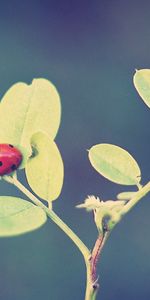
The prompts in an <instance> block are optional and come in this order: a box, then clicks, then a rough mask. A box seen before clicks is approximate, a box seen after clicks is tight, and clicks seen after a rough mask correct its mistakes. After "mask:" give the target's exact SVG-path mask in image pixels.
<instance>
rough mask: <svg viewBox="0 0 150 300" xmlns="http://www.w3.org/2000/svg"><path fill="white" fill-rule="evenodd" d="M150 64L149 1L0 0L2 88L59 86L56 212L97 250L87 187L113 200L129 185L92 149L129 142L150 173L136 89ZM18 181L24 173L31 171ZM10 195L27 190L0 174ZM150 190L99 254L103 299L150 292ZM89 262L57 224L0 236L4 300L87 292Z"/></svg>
mask: <svg viewBox="0 0 150 300" xmlns="http://www.w3.org/2000/svg"><path fill="white" fill-rule="evenodd" d="M136 68H137V69H141V68H150V1H146V0H142V1H138V0H137V1H136V0H133V1H132V0H130V1H128V0H127V1H123V0H103V1H102V0H93V1H88V0H87V1H85V0H80V1H79V0H76V1H71V0H64V1H61V0H49V1H45V0H43V1H40V0H37V1H15V0H14V1H1V2H0V96H1V97H2V96H3V94H4V93H5V91H6V90H7V89H8V88H9V87H10V86H11V85H12V84H13V83H15V82H18V81H25V82H27V83H30V82H31V81H32V79H33V78H38V77H45V78H47V79H49V80H51V81H52V82H53V83H54V84H55V85H56V87H57V88H58V90H59V92H60V95H61V100H62V123H61V127H60V130H59V133H58V135H57V139H56V140H57V143H58V145H59V148H60V150H61V153H62V156H63V159H64V164H65V181H64V186H63V190H62V195H61V197H60V199H58V200H56V202H55V203H54V209H55V210H56V212H57V213H58V214H59V215H60V216H61V217H62V218H63V219H64V220H65V221H66V222H67V223H68V224H70V226H71V227H72V228H73V229H74V230H75V232H77V233H78V234H79V236H80V237H81V238H82V239H83V241H85V243H86V244H87V245H88V246H89V248H92V245H93V243H94V240H95V238H96V234H97V233H96V229H95V226H94V224H93V219H92V215H91V214H88V213H86V212H85V211H82V210H77V209H76V208H75V205H76V204H79V203H80V202H82V201H83V200H84V199H85V197H86V196H87V195H91V194H94V195H96V196H100V197H101V198H102V199H104V200H106V199H115V195H116V194H117V193H118V192H121V191H123V190H124V189H125V188H124V187H123V186H121V185H115V184H113V183H111V182H109V181H107V180H106V179H104V178H102V177H101V176H100V175H98V174H97V173H96V172H95V171H94V169H92V167H91V165H90V163H89V161H88V157H87V151H86V149H89V148H90V147H91V146H92V145H94V144H96V143H103V142H106V143H113V144H116V145H120V146H121V147H123V148H125V149H127V150H128V151H129V152H130V153H131V154H132V155H133V156H134V157H135V158H136V160H137V161H138V162H139V165H140V166H141V170H142V174H143V176H142V177H143V179H142V182H143V184H144V183H146V182H147V181H148V180H149V178H150V162H149V157H150V126H149V124H150V121H149V120H150V111H149V109H148V108H147V107H146V106H145V104H144V103H143V102H142V100H140V98H139V96H138V94H137V92H136V91H135V89H134V86H133V83H132V78H133V74H134V70H135V69H136ZM20 179H21V180H22V181H25V178H24V176H23V174H21V175H20ZM0 190H1V194H2V195H21V193H19V192H17V191H16V189H15V188H13V187H10V186H9V185H8V184H6V183H5V184H4V183H3V182H0ZM149 232H150V196H148V197H146V198H145V199H143V200H142V201H141V203H139V204H138V205H137V206H136V207H135V208H134V209H133V210H132V211H131V212H130V213H129V214H128V215H127V216H126V217H125V218H124V219H123V220H122V222H121V223H120V224H119V225H118V226H117V227H116V228H115V229H114V231H113V232H112V234H111V237H110V239H109V241H108V242H107V244H106V246H105V249H104V251H103V254H102V256H101V265H100V267H99V270H98V272H99V274H100V281H101V294H99V296H98V299H108V300H109V299H111V300H117V299H118V300H119V299H122V300H126V299H132V300H135V299H136V300H141V299H144V300H148V299H150V234H149ZM84 287H85V267H84V262H83V259H82V257H81V255H80V253H79V252H78V250H77V249H76V248H75V246H74V245H73V244H72V243H71V241H70V240H69V239H68V238H67V237H66V236H65V235H64V234H63V233H62V232H61V231H60V230H59V229H58V228H57V227H56V226H55V224H53V223H52V222H51V221H49V222H47V224H46V225H45V226H43V227H42V228H41V229H39V230H37V231H34V232H32V233H28V234H26V235H22V236H20V237H15V238H4V239H0V299H2V300H20V299H21V300H41V299H44V300H46V299H49V300H60V299H62V300H63V299H65V300H66V299H72V300H82V299H84Z"/></svg>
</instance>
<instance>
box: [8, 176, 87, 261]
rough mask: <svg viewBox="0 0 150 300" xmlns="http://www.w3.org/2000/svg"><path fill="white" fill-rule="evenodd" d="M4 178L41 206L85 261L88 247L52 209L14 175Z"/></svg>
mask: <svg viewBox="0 0 150 300" xmlns="http://www.w3.org/2000/svg"><path fill="white" fill-rule="evenodd" d="M4 179H5V180H7V181H8V182H10V183H12V184H14V185H15V186H16V187H17V188H18V189H19V190H20V191H22V193H24V194H25V195H26V196H27V197H28V198H29V199H30V200H31V201H32V202H33V203H34V204H35V205H37V206H39V207H41V208H42V209H43V210H44V211H45V212H46V214H47V216H48V217H49V218H50V219H52V220H53V222H54V223H55V224H57V226H58V227H59V228H61V229H62V230H63V231H64V232H65V233H66V235H67V236H68V237H69V238H70V239H71V240H72V241H73V242H74V243H75V245H76V246H77V247H78V249H79V250H80V252H81V253H82V255H83V257H84V259H85V261H87V260H88V258H89V256H90V251H89V249H88V248H87V247H86V246H85V244H84V243H83V242H82V241H81V240H80V238H79V237H78V236H77V235H76V234H75V233H74V232H73V231H72V230H71V229H70V228H69V226H68V225H66V224H65V223H64V222H63V221H62V220H61V219H60V218H59V217H58V215H57V214H56V213H55V212H54V211H53V210H52V209H49V208H48V207H47V206H46V205H44V204H43V203H42V202H41V201H40V200H39V199H38V198H37V197H36V196H34V195H33V194H32V193H31V192H30V191H29V190H28V189H27V188H26V187H25V186H24V185H23V184H22V183H21V182H20V181H19V180H18V179H17V178H16V177H10V176H9V177H8V176H7V177H5V178H4Z"/></svg>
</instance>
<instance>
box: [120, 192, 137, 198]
mask: <svg viewBox="0 0 150 300" xmlns="http://www.w3.org/2000/svg"><path fill="white" fill-rule="evenodd" d="M137 192H138V191H137ZM137 192H122V193H119V194H118V195H117V198H118V199H119V200H130V199H131V198H133V197H134V196H135V194H136V193H137Z"/></svg>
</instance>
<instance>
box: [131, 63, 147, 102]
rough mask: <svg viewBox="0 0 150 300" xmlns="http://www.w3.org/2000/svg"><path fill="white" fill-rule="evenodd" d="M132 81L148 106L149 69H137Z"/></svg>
mask: <svg viewBox="0 0 150 300" xmlns="http://www.w3.org/2000/svg"><path fill="white" fill-rule="evenodd" d="M133 82H134V85H135V88H136V90H137V91H138V93H139V95H140V96H141V98H142V99H143V101H144V102H145V104H146V105H147V106H148V107H150V69H141V70H137V71H136V73H135V75H134V78H133Z"/></svg>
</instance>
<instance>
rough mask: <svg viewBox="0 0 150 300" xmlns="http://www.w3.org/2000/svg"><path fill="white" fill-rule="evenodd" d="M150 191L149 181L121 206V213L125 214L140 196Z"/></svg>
mask: <svg viewBox="0 0 150 300" xmlns="http://www.w3.org/2000/svg"><path fill="white" fill-rule="evenodd" d="M148 192H150V181H149V182H148V183H147V184H146V185H145V186H144V187H141V188H140V190H139V191H138V192H137V193H136V194H135V196H134V197H133V198H132V199H131V200H129V201H128V203H127V204H126V205H125V206H124V207H123V208H122V210H121V214H122V215H124V214H126V213H127V212H128V211H129V210H130V209H131V208H132V207H133V206H134V205H135V204H137V202H138V201H139V200H141V198H143V197H144V196H146V194H148Z"/></svg>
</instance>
